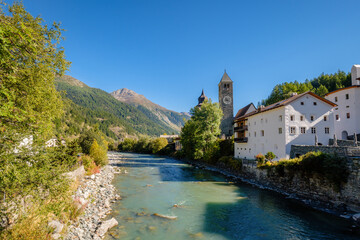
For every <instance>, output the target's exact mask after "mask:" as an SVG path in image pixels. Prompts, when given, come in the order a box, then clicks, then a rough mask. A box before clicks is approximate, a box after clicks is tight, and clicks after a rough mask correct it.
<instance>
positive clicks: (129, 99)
mask: <svg viewBox="0 0 360 240" xmlns="http://www.w3.org/2000/svg"><path fill="white" fill-rule="evenodd" d="M110 94H111V95H112V96H113V97H114V98H116V99H117V100H119V101H120V102H123V103H127V104H131V105H133V106H135V107H136V108H137V109H138V110H140V111H141V112H143V113H144V114H145V115H146V116H148V117H149V119H151V120H153V121H154V122H157V123H159V124H161V123H162V124H165V125H166V126H168V127H169V128H171V129H173V130H174V132H176V133H178V132H180V130H181V127H182V126H184V119H189V117H190V115H189V114H187V113H178V112H175V111H171V110H168V109H166V108H164V107H162V106H160V105H158V104H156V103H153V102H151V101H150V100H148V99H147V98H146V97H144V96H143V95H140V94H138V93H136V92H134V91H132V90H130V89H127V88H121V89H119V90H116V91H114V92H112V93H110Z"/></svg>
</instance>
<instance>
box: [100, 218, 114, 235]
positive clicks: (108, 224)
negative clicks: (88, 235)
mask: <svg viewBox="0 0 360 240" xmlns="http://www.w3.org/2000/svg"><path fill="white" fill-rule="evenodd" d="M118 224H119V223H118V221H116V219H115V218H111V219H110V220H107V221H104V222H102V223H101V225H100V227H99V228H98V229H97V231H96V233H97V234H98V235H99V236H100V237H102V236H104V235H105V233H106V232H107V231H108V230H109V229H110V228H112V227H115V226H116V225H118Z"/></svg>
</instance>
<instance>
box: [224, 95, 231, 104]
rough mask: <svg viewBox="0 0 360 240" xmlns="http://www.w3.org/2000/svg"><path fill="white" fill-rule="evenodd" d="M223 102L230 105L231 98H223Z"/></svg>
mask: <svg viewBox="0 0 360 240" xmlns="http://www.w3.org/2000/svg"><path fill="white" fill-rule="evenodd" d="M223 102H224V103H225V104H230V103H231V97H230V96H225V97H224V98H223Z"/></svg>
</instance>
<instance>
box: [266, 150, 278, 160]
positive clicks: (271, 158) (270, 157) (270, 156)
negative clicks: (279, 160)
mask: <svg viewBox="0 0 360 240" xmlns="http://www.w3.org/2000/svg"><path fill="white" fill-rule="evenodd" d="M265 158H266V159H267V160H269V161H272V160H273V159H274V158H276V155H275V154H274V153H273V152H268V153H267V154H266V155H265Z"/></svg>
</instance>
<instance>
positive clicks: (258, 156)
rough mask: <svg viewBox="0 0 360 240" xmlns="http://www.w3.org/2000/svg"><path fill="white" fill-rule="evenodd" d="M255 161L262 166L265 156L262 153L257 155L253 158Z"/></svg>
mask: <svg viewBox="0 0 360 240" xmlns="http://www.w3.org/2000/svg"><path fill="white" fill-rule="evenodd" d="M255 159H256V160H257V162H258V164H263V163H264V161H265V156H264V155H263V154H262V153H259V154H258V155H256V156H255Z"/></svg>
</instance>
